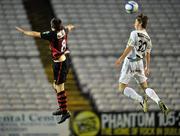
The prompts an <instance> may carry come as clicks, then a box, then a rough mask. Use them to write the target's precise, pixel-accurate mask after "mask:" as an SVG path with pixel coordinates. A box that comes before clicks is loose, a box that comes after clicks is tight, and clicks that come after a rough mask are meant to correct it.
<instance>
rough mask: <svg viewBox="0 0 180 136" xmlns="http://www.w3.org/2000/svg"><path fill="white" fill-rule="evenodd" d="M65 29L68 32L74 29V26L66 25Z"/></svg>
mask: <svg viewBox="0 0 180 136" xmlns="http://www.w3.org/2000/svg"><path fill="white" fill-rule="evenodd" d="M66 27H67V28H68V30H69V31H71V30H72V29H74V28H75V26H74V25H72V24H68V25H67V26H66Z"/></svg>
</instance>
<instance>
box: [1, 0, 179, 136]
mask: <svg viewBox="0 0 180 136" xmlns="http://www.w3.org/2000/svg"><path fill="white" fill-rule="evenodd" d="M126 2H127V1H126V0H0V123H1V124H2V123H3V122H4V121H7V120H8V123H10V124H11V123H12V122H11V121H9V120H10V119H7V118H8V117H7V116H8V115H9V114H10V116H14V118H15V116H16V115H17V114H16V113H19V114H22V116H23V114H25V117H26V116H27V117H28V118H29V117H30V115H29V114H31V113H32V114H33V113H37V114H38V116H41V115H42V116H43V115H44V116H49V115H51V112H52V111H54V110H56V108H57V103H56V95H55V93H54V91H53V89H52V86H51V83H52V81H53V74H52V69H51V55H50V51H49V47H48V42H47V41H43V40H41V39H34V38H31V37H27V36H23V35H22V34H20V33H19V32H17V31H16V30H15V26H20V27H23V28H25V29H27V30H35V31H40V32H43V31H47V30H50V24H49V22H50V20H51V19H52V18H53V17H55V16H56V17H58V18H60V19H62V21H63V23H64V25H66V24H69V23H72V24H74V25H77V26H78V28H77V29H75V30H74V31H73V32H72V33H70V35H69V41H68V42H69V48H70V50H71V59H72V67H71V69H70V72H69V74H68V79H67V83H66V84H65V88H66V90H67V94H68V107H69V110H70V111H71V112H72V115H74V113H76V112H78V111H93V112H95V113H101V112H110V113H115V112H117V113H118V112H134V111H142V109H141V106H140V105H139V104H138V103H134V102H133V101H131V100H129V99H128V98H127V97H125V96H123V95H121V94H119V92H118V89H117V87H118V78H119V72H120V68H119V69H116V68H115V67H114V62H115V60H116V59H117V57H119V55H120V54H121V53H122V51H123V50H124V48H125V46H126V43H127V40H128V38H129V34H130V32H131V31H132V30H133V29H134V28H133V23H134V19H135V17H136V16H137V15H138V14H127V13H126V12H125V10H124V5H125V3H126ZM136 2H138V3H139V6H140V11H139V13H140V12H143V13H144V14H145V15H147V16H148V17H149V23H148V28H147V31H148V33H149V35H150V37H151V40H152V44H153V50H152V60H151V76H150V77H149V79H148V81H149V86H150V87H152V88H153V89H155V91H156V92H157V94H158V95H159V96H160V98H162V100H163V101H164V102H165V104H166V105H167V106H168V107H169V108H170V109H172V110H173V111H179V110H180V69H179V67H180V1H179V0H136ZM130 86H131V87H133V88H134V89H136V90H137V91H138V92H139V93H142V91H140V88H139V87H138V86H137V84H136V82H135V81H132V82H131V83H130ZM149 105H150V106H149V111H152V112H154V111H159V107H158V105H157V104H155V102H153V101H152V100H150V99H149ZM24 112H25V113H24ZM26 112H27V113H26ZM43 112H44V113H45V114H43ZM48 113H49V114H48ZM19 114H18V115H19ZM178 115H180V114H177V117H176V114H173V116H175V118H176V122H177V123H178V122H179V119H180V116H178ZM22 116H21V117H19V118H22V120H23V117H22ZM5 118H6V119H5ZM49 118H50V117H49ZM72 118H73V117H72ZM14 120H15V119H14ZM37 120H38V119H37ZM50 120H51V119H50ZM50 120H48V121H50ZM16 121H17V120H15V122H16ZM24 121H25V122H26V121H27V120H26V119H24ZM31 121H32V120H31ZM45 121H47V120H45ZM51 121H52V120H51ZM17 122H18V121H17ZM72 122H73V120H72ZM72 122H71V123H68V121H66V123H64V125H65V127H66V129H64V128H63V130H65V132H63V133H62V131H59V130H58V127H59V126H57V125H56V124H54V126H55V127H57V129H55V130H54V136H55V134H57V136H58V134H59V135H62V136H63V135H65V136H66V135H74V134H73V132H72V131H71V130H72V129H73V128H72V127H71V124H72ZM26 123H27V122H26ZM31 123H32V122H31ZM46 123H47V122H46ZM51 123H54V122H51ZM10 124H9V125H7V126H3V125H2V126H1V127H0V136H10V135H9V134H10V131H5V130H4V129H3V128H5V127H9V128H11V125H10ZM21 125H22V124H21ZM179 125H180V124H179ZM22 126H23V125H22ZM62 126H63V125H62ZM62 126H60V127H62ZM28 127H29V129H30V126H28ZM28 127H27V129H28ZM37 127H38V125H37ZM43 127H44V126H42V129H44V128H43ZM46 129H48V127H47V128H46ZM40 130H41V126H40V127H39V133H40ZM56 130H57V131H56ZM27 131H28V130H27ZM36 131H37V130H36ZM67 131H68V132H67ZM25 132H26V131H17V132H14V131H12V133H13V134H14V133H15V134H17V135H16V136H21V134H22V133H25ZM44 132H45V131H44ZM66 132H67V134H66ZM34 133H35V132H34ZM36 133H38V131H37V132H36ZM47 133H48V132H47ZM70 133H71V134H70ZM18 134H19V135H18ZM174 134H176V133H174ZM177 134H179V135H180V130H178V131H177ZM24 135H25V134H24ZM52 135H53V134H52ZM22 136H23V134H22ZM33 136H35V134H34V135H33ZM43 136H45V133H44V135H43Z"/></svg>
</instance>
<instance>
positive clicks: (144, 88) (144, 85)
mask: <svg viewBox="0 0 180 136" xmlns="http://www.w3.org/2000/svg"><path fill="white" fill-rule="evenodd" d="M140 85H141V88H142V89H143V90H146V89H147V88H148V85H147V82H144V83H142V84H140Z"/></svg>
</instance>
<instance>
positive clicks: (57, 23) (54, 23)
mask: <svg viewBox="0 0 180 136" xmlns="http://www.w3.org/2000/svg"><path fill="white" fill-rule="evenodd" d="M51 28H53V29H55V31H59V30H61V29H62V21H61V19H58V18H53V19H51Z"/></svg>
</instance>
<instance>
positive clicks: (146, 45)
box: [127, 30, 152, 59]
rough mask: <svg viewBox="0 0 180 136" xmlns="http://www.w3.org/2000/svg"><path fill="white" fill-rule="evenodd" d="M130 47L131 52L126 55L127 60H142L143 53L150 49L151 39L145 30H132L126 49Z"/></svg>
mask: <svg viewBox="0 0 180 136" xmlns="http://www.w3.org/2000/svg"><path fill="white" fill-rule="evenodd" d="M128 46H132V47H133V49H132V51H131V52H130V53H129V54H128V55H127V57H128V58H131V59H137V57H138V58H141V59H142V58H143V55H144V53H145V52H150V51H151V48H152V43H151V39H150V37H149V35H148V33H147V32H146V30H134V31H132V32H131V34H130V37H129V40H128V43H127V47H128Z"/></svg>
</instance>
